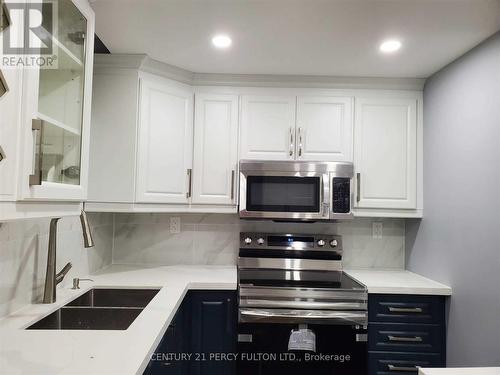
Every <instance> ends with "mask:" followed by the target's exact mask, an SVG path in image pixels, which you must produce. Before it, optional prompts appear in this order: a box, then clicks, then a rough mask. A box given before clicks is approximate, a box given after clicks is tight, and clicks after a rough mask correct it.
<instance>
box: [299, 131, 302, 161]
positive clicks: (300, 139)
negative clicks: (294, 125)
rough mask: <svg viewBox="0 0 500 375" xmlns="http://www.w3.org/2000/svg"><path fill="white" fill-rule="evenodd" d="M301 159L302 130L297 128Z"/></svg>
mask: <svg viewBox="0 0 500 375" xmlns="http://www.w3.org/2000/svg"><path fill="white" fill-rule="evenodd" d="M300 157H302V128H300V127H299V158H300Z"/></svg>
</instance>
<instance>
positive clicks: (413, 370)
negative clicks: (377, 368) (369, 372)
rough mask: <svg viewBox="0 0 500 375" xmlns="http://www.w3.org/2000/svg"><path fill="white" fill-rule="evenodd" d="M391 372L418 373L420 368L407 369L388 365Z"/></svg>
mask: <svg viewBox="0 0 500 375" xmlns="http://www.w3.org/2000/svg"><path fill="white" fill-rule="evenodd" d="M387 367H388V368H389V371H401V372H418V367H416V366H414V367H406V366H394V365H387Z"/></svg>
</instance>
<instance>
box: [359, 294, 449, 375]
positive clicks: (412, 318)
mask: <svg viewBox="0 0 500 375" xmlns="http://www.w3.org/2000/svg"><path fill="white" fill-rule="evenodd" d="M368 351H369V352H368V374H369V375H389V374H393V375H394V374H411V373H415V374H417V373H418V367H445V366H446V326H445V297H442V296H420V295H418V296H416V295H403V294H370V295H369V296H368Z"/></svg>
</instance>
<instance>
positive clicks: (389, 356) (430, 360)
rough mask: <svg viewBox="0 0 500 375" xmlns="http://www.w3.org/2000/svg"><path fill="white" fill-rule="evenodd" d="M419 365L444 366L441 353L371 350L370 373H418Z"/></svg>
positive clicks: (390, 374)
mask: <svg viewBox="0 0 500 375" xmlns="http://www.w3.org/2000/svg"><path fill="white" fill-rule="evenodd" d="M418 367H443V366H442V364H441V358H440V355H439V354H429V353H391V352H387V353H386V352H370V354H369V355H368V371H369V374H370V375H398V374H400V375H409V374H418Z"/></svg>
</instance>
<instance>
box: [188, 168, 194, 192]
mask: <svg viewBox="0 0 500 375" xmlns="http://www.w3.org/2000/svg"><path fill="white" fill-rule="evenodd" d="M192 176H193V170H192V169H191V168H189V169H188V170H187V177H188V191H187V193H186V198H191V188H192V185H193V184H192V180H193V178H192Z"/></svg>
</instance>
